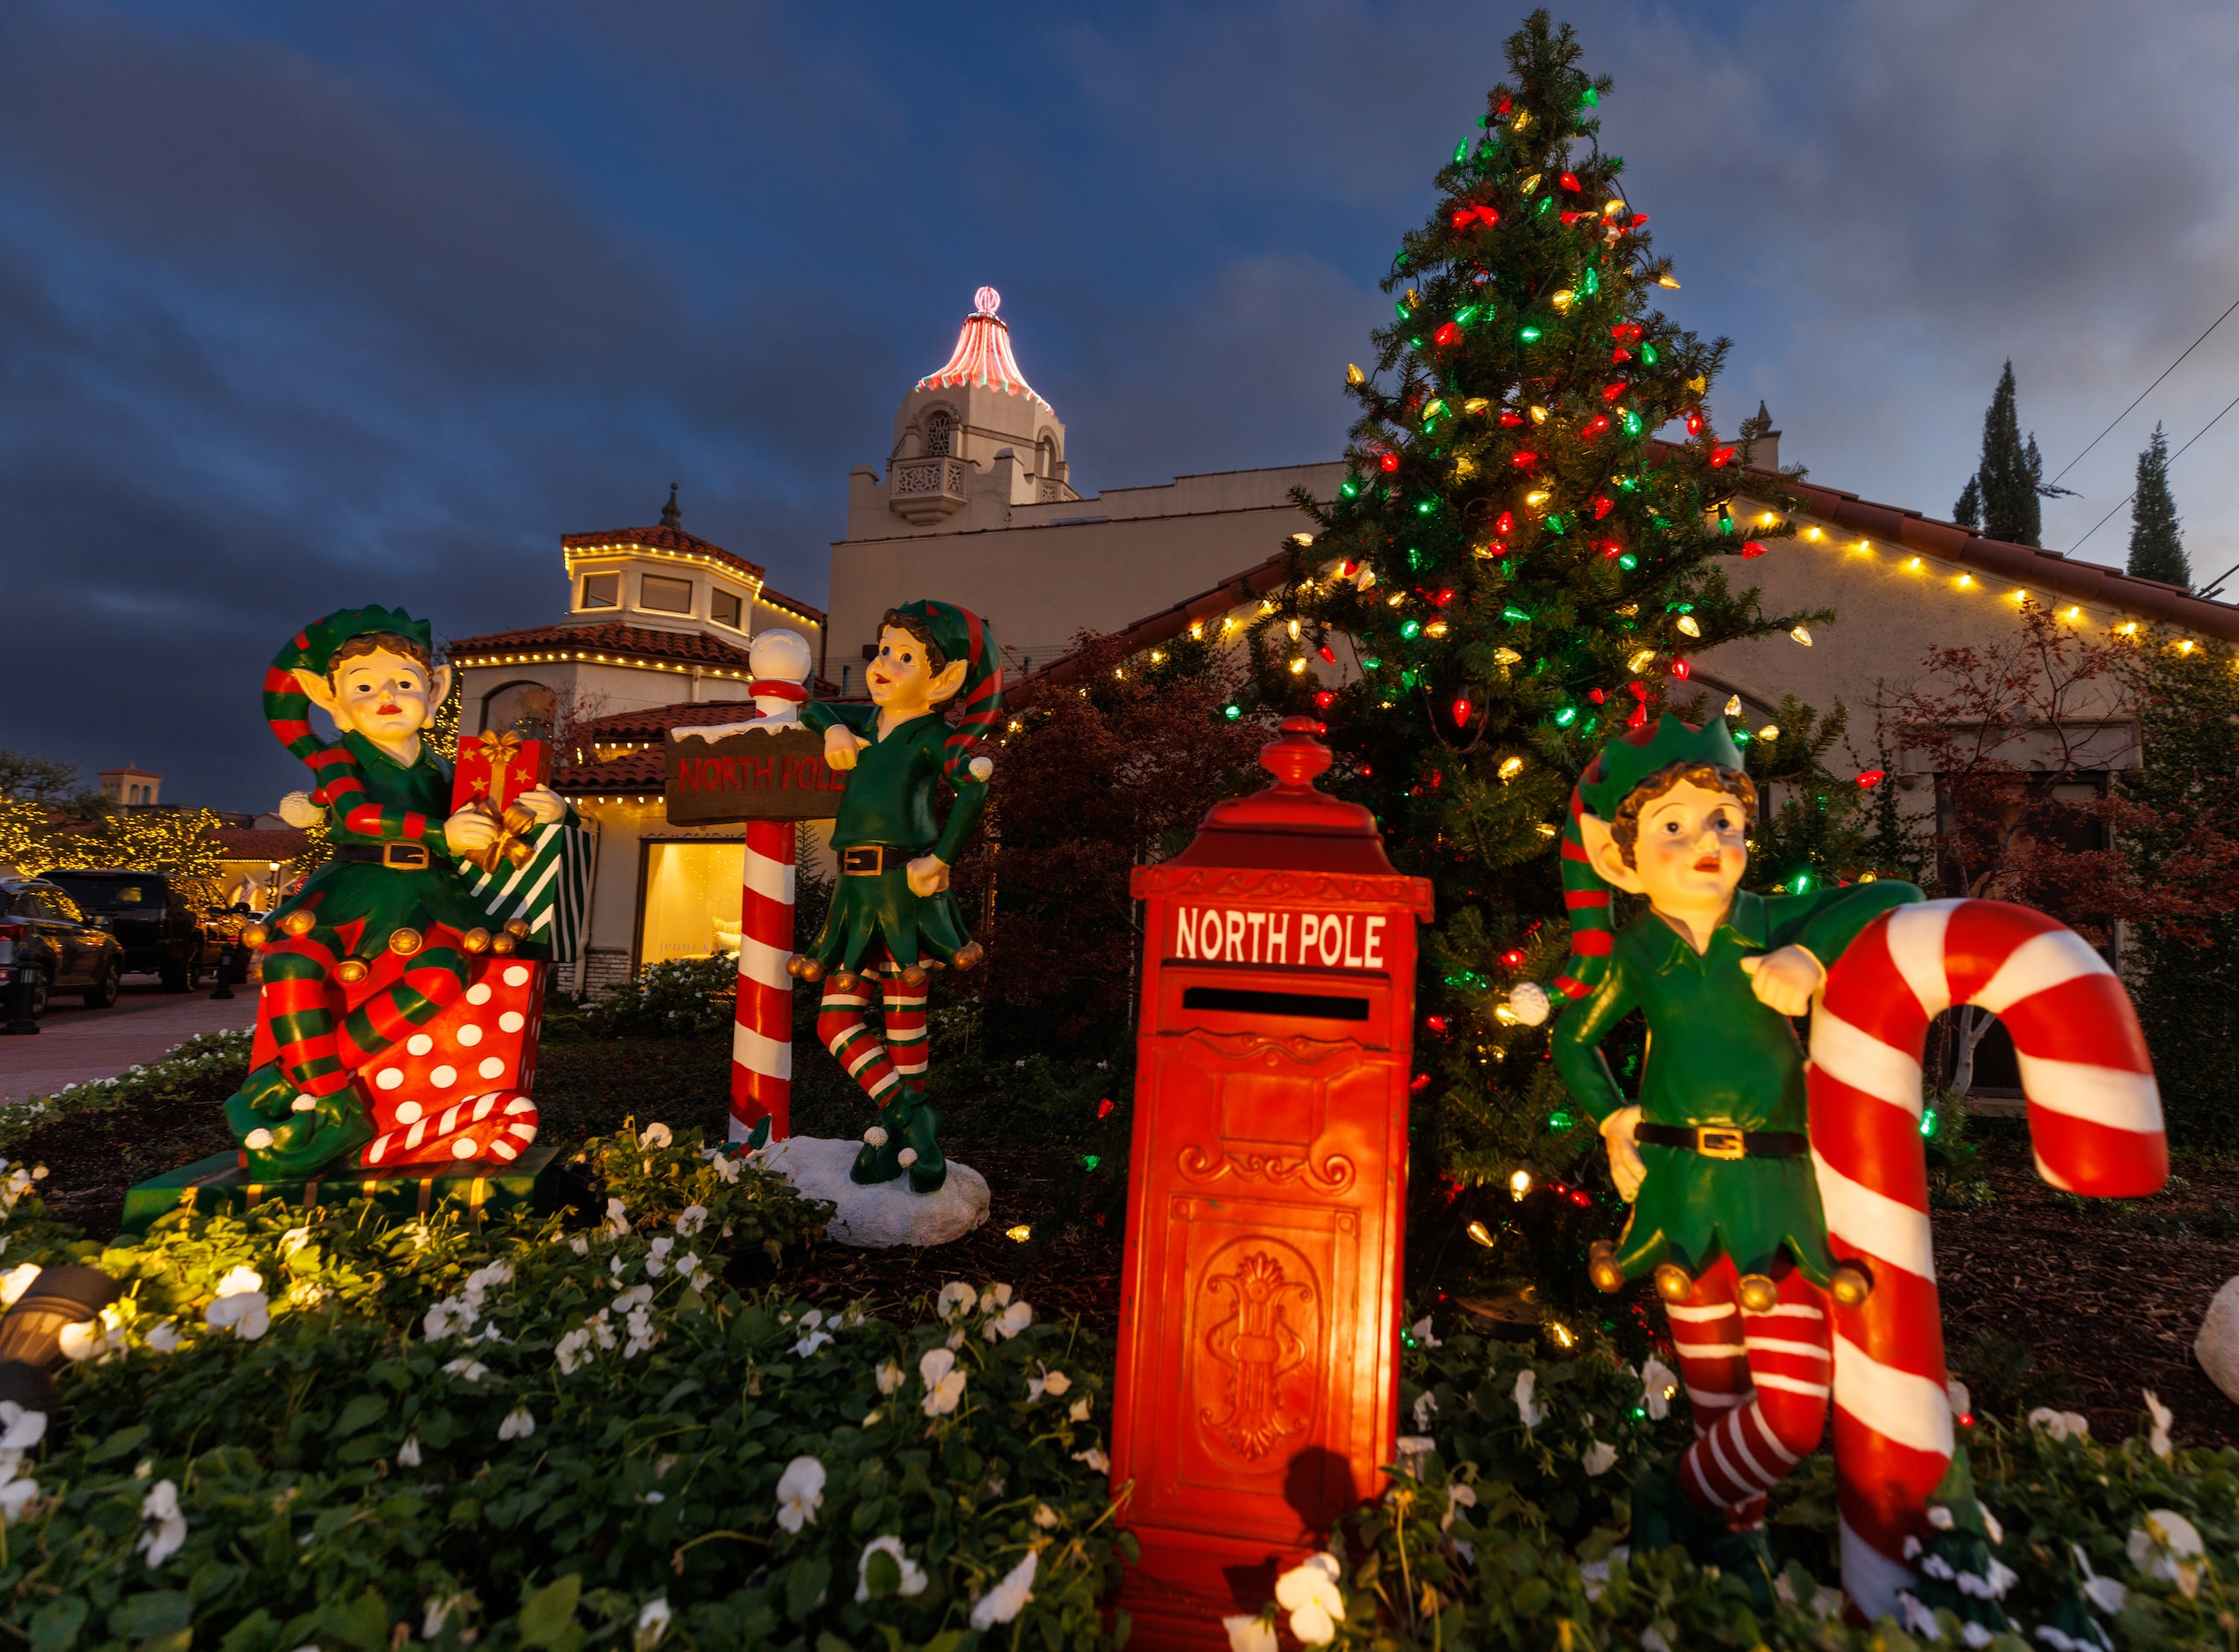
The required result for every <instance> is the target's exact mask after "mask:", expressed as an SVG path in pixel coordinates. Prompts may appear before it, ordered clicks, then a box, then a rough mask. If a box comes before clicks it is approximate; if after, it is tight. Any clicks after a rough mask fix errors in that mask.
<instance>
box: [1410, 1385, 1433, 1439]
mask: <svg viewBox="0 0 2239 1652" xmlns="http://www.w3.org/2000/svg"><path fill="white" fill-rule="evenodd" d="M1437 1415H1438V1395H1436V1394H1434V1393H1431V1392H1430V1390H1429V1389H1428V1388H1425V1389H1424V1390H1423V1392H1422V1393H1419V1394H1417V1395H1416V1397H1415V1426H1416V1431H1417V1432H1419V1433H1423V1434H1428V1433H1429V1432H1430V1419H1431V1418H1433V1417H1435V1416H1437Z"/></svg>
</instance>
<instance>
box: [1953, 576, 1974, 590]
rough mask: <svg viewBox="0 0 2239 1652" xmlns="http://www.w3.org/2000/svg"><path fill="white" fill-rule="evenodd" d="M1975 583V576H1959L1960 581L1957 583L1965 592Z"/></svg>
mask: <svg viewBox="0 0 2239 1652" xmlns="http://www.w3.org/2000/svg"><path fill="white" fill-rule="evenodd" d="M1974 582H1975V576H1974V575H1973V574H1961V575H1960V576H1959V578H1958V581H1957V583H1958V587H1959V588H1960V589H1961V590H1963V591H1964V590H1965V589H1966V588H1968V587H1969V586H1971V585H1972V584H1973V583H1974Z"/></svg>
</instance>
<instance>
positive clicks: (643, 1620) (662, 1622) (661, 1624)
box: [630, 1595, 675, 1652]
mask: <svg viewBox="0 0 2239 1652" xmlns="http://www.w3.org/2000/svg"><path fill="white" fill-rule="evenodd" d="M674 1616H675V1614H674V1613H673V1612H670V1609H669V1597H667V1596H666V1595H655V1597H653V1598H652V1599H651V1600H648V1602H646V1604H644V1605H643V1606H641V1607H640V1608H639V1609H638V1623H637V1627H636V1628H635V1629H633V1630H632V1631H631V1632H630V1646H631V1649H632V1652H653V1648H655V1647H657V1646H659V1645H660V1644H661V1637H662V1636H663V1635H665V1634H668V1633H669V1625H670V1620H671V1619H672V1618H673V1617H674Z"/></svg>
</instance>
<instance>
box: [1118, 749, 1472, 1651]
mask: <svg viewBox="0 0 2239 1652" xmlns="http://www.w3.org/2000/svg"><path fill="white" fill-rule="evenodd" d="M1319 732H1320V726H1319V725H1318V724H1316V723H1315V722H1314V721H1313V720H1312V719H1310V718H1303V717H1300V718H1292V719H1291V720H1288V721H1286V722H1285V723H1284V725H1283V735H1282V738H1280V739H1278V740H1277V741H1275V742H1273V743H1271V744H1270V745H1269V746H1268V747H1267V748H1266V749H1264V750H1263V751H1262V754H1261V757H1260V761H1261V763H1262V764H1263V765H1265V767H1266V768H1267V769H1268V770H1269V771H1270V772H1271V773H1272V774H1273V775H1274V776H1275V784H1274V785H1273V786H1269V787H1268V788H1267V789H1266V790H1264V791H1262V792H1258V793H1254V794H1253V795H1251V796H1249V797H1245V798H1240V799H1237V800H1233V801H1231V802H1226V803H1221V804H1218V805H1216V806H1215V808H1213V810H1212V812H1211V814H1210V815H1207V816H1206V818H1205V822H1204V825H1203V827H1201V828H1200V829H1199V831H1198V834H1197V837H1196V840H1195V841H1194V842H1193V843H1192V844H1190V846H1189V848H1188V849H1186V850H1185V851H1183V852H1182V853H1181V854H1180V855H1178V856H1176V857H1175V858H1174V859H1172V860H1170V861H1167V862H1166V863H1165V864H1163V865H1160V866H1149V867H1144V868H1141V869H1139V870H1138V871H1137V872H1136V874H1135V876H1134V893H1135V895H1136V897H1137V898H1138V899H1139V900H1142V901H1143V902H1145V914H1144V932H1145V943H1144V959H1143V998H1142V1004H1141V1013H1140V1019H1139V1029H1140V1030H1139V1032H1138V1040H1137V1051H1136V1053H1137V1068H1136V1074H1137V1076H1136V1110H1135V1134H1134V1158H1133V1161H1132V1167H1131V1170H1130V1188H1129V1209H1128V1226H1127V1254H1126V1262H1125V1270H1124V1272H1123V1276H1122V1283H1121V1297H1120V1356H1119V1377H1118V1384H1117V1390H1116V1395H1115V1400H1114V1414H1113V1422H1112V1435H1113V1444H1112V1483H1113V1488H1114V1489H1115V1491H1118V1490H1119V1489H1120V1488H1123V1487H1125V1486H1127V1485H1128V1484H1129V1482H1130V1481H1132V1482H1133V1490H1132V1492H1131V1494H1130V1500H1129V1502H1128V1504H1127V1509H1126V1514H1125V1521H1126V1524H1127V1525H1128V1527H1129V1529H1130V1530H1131V1531H1133V1532H1134V1534H1135V1537H1136V1540H1137V1542H1138V1545H1139V1546H1140V1551H1141V1556H1142V1560H1141V1564H1140V1566H1139V1568H1136V1569H1135V1570H1132V1571H1130V1573H1129V1575H1128V1579H1127V1582H1126V1583H1125V1585H1124V1586H1123V1590H1122V1593H1121V1597H1120V1604H1122V1605H1123V1606H1124V1607H1125V1608H1126V1609H1127V1610H1128V1612H1130V1615H1131V1617H1132V1618H1133V1620H1134V1625H1135V1629H1134V1638H1135V1641H1136V1642H1137V1643H1139V1644H1141V1645H1144V1646H1147V1647H1181V1646H1202V1647H1206V1648H1225V1647H1226V1645H1227V1638H1226V1633H1225V1632H1224V1631H1223V1629H1222V1628H1221V1625H1220V1619H1221V1618H1222V1616H1223V1615H1225V1614H1228V1613H1233V1612H1257V1611H1258V1610H1259V1609H1260V1608H1261V1606H1262V1605H1263V1604H1265V1603H1266V1601H1267V1599H1268V1598H1269V1594H1270V1592H1271V1590H1272V1588H1273V1579H1274V1575H1275V1571H1276V1570H1277V1569H1278V1568H1281V1567H1284V1566H1287V1565H1290V1564H1291V1563H1292V1562H1294V1561H1296V1560H1298V1559H1299V1558H1300V1557H1301V1556H1303V1555H1305V1554H1306V1553H1311V1552H1312V1550H1313V1548H1314V1547H1315V1546H1316V1545H1317V1543H1318V1542H1319V1540H1320V1539H1321V1537H1322V1536H1323V1535H1324V1534H1326V1533H1327V1532H1328V1528H1329V1525H1330V1524H1331V1523H1332V1522H1333V1521H1334V1520H1335V1519H1336V1517H1338V1516H1339V1515H1341V1514H1343V1512H1344V1511H1345V1510H1346V1509H1349V1508H1350V1507H1352V1506H1353V1505H1354V1504H1355V1503H1357V1502H1360V1501H1361V1500H1363V1499H1364V1498H1367V1497H1371V1496H1373V1495H1377V1493H1378V1492H1379V1490H1380V1489H1381V1487H1382V1478H1381V1474H1380V1473H1379V1471H1380V1469H1381V1467H1382V1466H1383V1465H1385V1464H1387V1463H1389V1462H1390V1461H1391V1460H1392V1458H1393V1454H1394V1450H1395V1449H1396V1441H1397V1437H1398V1432H1399V1316H1400V1259H1401V1220H1402V1216H1403V1213H1404V1210H1405V1208H1406V1202H1407V1108H1408V1083H1409V1056H1410V1051H1411V1048H1412V1028H1413V1025H1414V1018H1415V966H1416V934H1415V926H1416V923H1417V922H1419V921H1425V920H1428V918H1429V917H1430V884H1429V882H1428V881H1425V880H1423V879H1421V878H1409V877H1402V876H1401V875H1400V874H1398V873H1396V872H1394V870H1393V869H1392V865H1391V862H1390V861H1389V860H1388V859H1386V858H1385V854H1384V844H1383V839H1382V837H1380V836H1379V834H1378V832H1377V830H1376V824H1375V822H1374V820H1373V818H1372V816H1371V815H1369V813H1368V811H1367V810H1366V809H1364V808H1359V807H1357V806H1356V805H1354V804H1350V803H1345V802H1341V801H1339V800H1337V799H1335V798H1332V797H1330V796H1328V794H1327V793H1322V792H1321V791H1320V790H1318V789H1317V788H1316V787H1315V786H1314V784H1313V782H1314V779H1315V778H1316V777H1318V776H1319V775H1321V773H1322V772H1323V771H1325V770H1327V769H1328V766H1329V762H1330V754H1329V749H1328V747H1326V746H1324V745H1323V744H1322V743H1321V742H1320V741H1319V740H1318V739H1316V738H1315V737H1314V736H1315V735H1317V734H1318V733H1319Z"/></svg>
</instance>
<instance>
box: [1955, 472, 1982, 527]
mask: <svg viewBox="0 0 2239 1652" xmlns="http://www.w3.org/2000/svg"><path fill="white" fill-rule="evenodd" d="M1951 520H1952V521H1954V522H1956V523H1958V524H1959V525H1960V526H1961V527H1962V528H1972V529H1973V530H1975V531H1976V532H1977V533H1980V532H1981V531H1982V482H1981V480H1980V479H1979V478H1977V477H1972V476H1970V477H1969V478H1968V479H1967V485H1966V486H1965V487H1963V488H1961V489H1960V490H1959V502H1958V503H1957V504H1956V505H1954V506H1952V507H1951Z"/></svg>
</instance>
